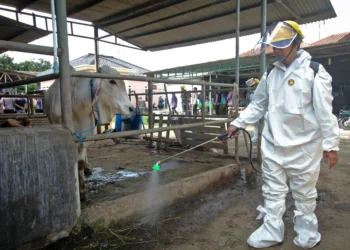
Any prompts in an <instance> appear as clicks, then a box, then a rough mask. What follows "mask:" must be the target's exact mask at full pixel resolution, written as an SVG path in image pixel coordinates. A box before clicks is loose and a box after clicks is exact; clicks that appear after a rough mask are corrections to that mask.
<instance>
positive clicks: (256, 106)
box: [231, 72, 269, 128]
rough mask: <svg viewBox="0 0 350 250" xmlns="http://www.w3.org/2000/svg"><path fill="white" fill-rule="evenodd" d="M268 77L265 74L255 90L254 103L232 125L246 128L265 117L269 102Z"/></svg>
mask: <svg viewBox="0 0 350 250" xmlns="http://www.w3.org/2000/svg"><path fill="white" fill-rule="evenodd" d="M266 76H267V73H266V72H265V74H264V75H263V77H262V78H261V81H260V83H259V85H258V87H257V89H256V90H255V93H254V98H253V101H252V102H251V103H250V104H249V105H248V107H247V108H246V109H245V110H243V111H242V112H241V114H240V115H239V117H238V118H237V119H235V120H234V121H233V122H231V125H234V126H236V127H238V128H245V127H247V125H248V124H254V123H256V122H258V121H259V120H260V119H261V117H263V115H264V113H265V111H266V110H267V106H268V102H269V95H268V87H267V81H266Z"/></svg>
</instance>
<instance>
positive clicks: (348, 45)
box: [147, 32, 350, 78]
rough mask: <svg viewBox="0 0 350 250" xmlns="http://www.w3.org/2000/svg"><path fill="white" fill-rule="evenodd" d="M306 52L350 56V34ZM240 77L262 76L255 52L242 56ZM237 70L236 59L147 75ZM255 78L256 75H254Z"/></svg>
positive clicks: (318, 55)
mask: <svg viewBox="0 0 350 250" xmlns="http://www.w3.org/2000/svg"><path fill="white" fill-rule="evenodd" d="M301 47H302V48H303V49H304V50H306V51H308V52H309V53H310V54H311V55H312V58H314V59H320V58H328V57H334V56H340V55H342V56H346V55H349V54H350V32H346V33H340V34H334V35H331V36H328V37H325V38H323V39H321V40H318V41H316V42H314V43H312V44H302V46H301ZM240 57H241V58H240V75H241V76H244V75H247V74H248V75H252V74H256V76H258V75H259V74H260V72H259V70H260V58H259V56H257V55H255V54H254V52H253V50H248V51H246V52H244V53H242V54H241V55H240ZM266 62H267V64H268V65H269V64H272V63H273V62H274V58H273V56H272V50H271V49H269V50H268V51H267V53H266ZM235 69H236V61H235V58H230V59H225V60H218V61H211V62H205V63H199V64H193V65H186V66H180V67H175V68H169V69H163V70H157V71H151V72H148V73H147V75H155V76H158V77H165V78H176V77H184V76H187V77H191V75H192V74H193V76H197V75H201V74H204V73H205V74H206V73H210V72H212V73H213V74H215V72H226V73H229V72H230V73H231V75H232V76H234V73H235V72H234V71H235ZM252 76H255V75H252Z"/></svg>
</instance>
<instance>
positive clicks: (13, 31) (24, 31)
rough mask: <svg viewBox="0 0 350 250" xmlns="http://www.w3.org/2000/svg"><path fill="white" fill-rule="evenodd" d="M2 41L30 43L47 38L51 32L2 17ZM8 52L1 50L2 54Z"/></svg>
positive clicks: (0, 22)
mask: <svg viewBox="0 0 350 250" xmlns="http://www.w3.org/2000/svg"><path fill="white" fill-rule="evenodd" d="M0 27H1V32H0V40H6V41H13V42H21V43H30V42H32V41H35V40H37V39H39V38H41V37H44V36H47V35H48V34H50V32H48V31H45V30H42V29H38V28H33V27H32V26H29V25H27V24H25V23H22V22H19V23H17V22H16V21H15V20H13V19H10V18H7V17H4V16H0ZM4 52H6V50H0V53H4Z"/></svg>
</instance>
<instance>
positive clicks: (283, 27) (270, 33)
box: [254, 22, 298, 55]
mask: <svg viewBox="0 0 350 250" xmlns="http://www.w3.org/2000/svg"><path fill="white" fill-rule="evenodd" d="M297 36H298V33H297V32H296V31H295V30H294V29H293V28H292V26H290V25H289V24H288V23H286V22H278V23H273V24H272V25H271V26H270V27H269V29H268V30H267V31H266V32H265V34H264V35H263V36H262V37H261V38H260V40H259V42H258V43H257V44H256V45H255V47H254V53H255V54H256V55H260V53H261V52H263V51H264V50H265V49H266V48H267V46H272V47H275V48H278V49H284V48H287V47H288V46H290V45H291V44H292V42H293V41H294V39H295V38H296V37H297Z"/></svg>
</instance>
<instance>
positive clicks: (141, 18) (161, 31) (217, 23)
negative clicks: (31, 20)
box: [0, 0, 336, 51]
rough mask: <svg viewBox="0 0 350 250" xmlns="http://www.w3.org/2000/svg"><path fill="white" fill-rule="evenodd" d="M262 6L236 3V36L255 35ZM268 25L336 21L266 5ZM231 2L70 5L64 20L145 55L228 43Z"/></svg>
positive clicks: (295, 3)
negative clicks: (93, 28) (89, 26)
mask: <svg viewBox="0 0 350 250" xmlns="http://www.w3.org/2000/svg"><path fill="white" fill-rule="evenodd" d="M0 4H3V5H7V6H12V7H16V8H17V9H20V10H21V9H24V8H28V9H31V10H36V11H42V12H46V13H50V1H47V0H30V1H28V0H12V1H8V0H0ZM260 5H261V0H241V21H240V23H241V27H240V29H241V32H240V34H241V35H242V36H243V35H249V34H253V33H256V32H258V31H259V30H260V25H261V7H260ZM267 13H268V15H267V23H268V24H270V23H272V22H274V21H279V20H285V19H291V20H296V21H298V22H299V23H300V24H304V23H309V22H314V21H319V20H324V19H328V18H333V17H336V14H335V12H334V9H333V6H332V4H331V0H307V1H306V0H267ZM235 14H236V0H163V1H159V0H128V1H122V0H119V1H118V0H94V1H91V0H70V1H67V15H68V17H71V18H76V19H79V20H84V21H89V22H92V23H94V24H96V25H98V26H99V28H101V29H103V30H105V31H107V32H109V33H111V34H114V35H116V36H117V37H119V38H121V39H123V40H125V41H127V42H129V43H131V44H134V45H136V46H138V47H140V48H143V49H145V50H151V51H157V50H164V49H171V48H176V47H182V46H189V45H195V44H200V43H207V42H213V41H218V40H223V39H227V38H232V37H234V36H235V32H236V30H235V29H236V15H235Z"/></svg>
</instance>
